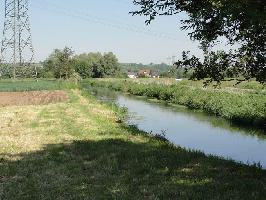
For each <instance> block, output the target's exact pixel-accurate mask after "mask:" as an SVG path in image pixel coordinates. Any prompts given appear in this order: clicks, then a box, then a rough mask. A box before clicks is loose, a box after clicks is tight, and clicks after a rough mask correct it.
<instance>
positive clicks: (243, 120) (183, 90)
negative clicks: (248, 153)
mask: <svg viewBox="0 0 266 200" xmlns="http://www.w3.org/2000/svg"><path fill="white" fill-rule="evenodd" d="M148 80H149V79H148ZM144 81H145V80H144ZM86 84H89V85H93V86H96V87H106V88H110V89H112V90H116V91H122V92H127V93H130V94H133V95H139V96H147V97H149V98H155V99H159V100H164V101H167V102H170V103H174V104H180V105H184V106H187V107H188V108H191V109H201V110H203V111H205V112H207V113H209V114H213V115H216V116H221V117H223V118H225V119H228V120H230V121H232V122H233V123H238V124H243V125H248V126H255V127H262V128H263V127H265V125H266V95H264V94H257V93H250V92H243V91H242V92H231V91H225V90H218V89H216V90H214V89H203V88H200V87H191V86H188V85H186V84H183V83H182V82H180V83H175V84H170V85H166V84H158V83H149V82H146V83H145V82H136V81H132V80H129V79H126V80H125V79H94V80H87V81H85V82H84V83H83V85H84V86H85V85H86Z"/></svg>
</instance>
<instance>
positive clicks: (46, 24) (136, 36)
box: [0, 0, 201, 63]
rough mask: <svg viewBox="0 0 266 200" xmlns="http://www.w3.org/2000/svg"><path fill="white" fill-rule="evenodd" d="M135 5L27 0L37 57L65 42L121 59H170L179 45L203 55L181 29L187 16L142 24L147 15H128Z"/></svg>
mask: <svg viewBox="0 0 266 200" xmlns="http://www.w3.org/2000/svg"><path fill="white" fill-rule="evenodd" d="M3 4H4V1H1V3H0V6H1V12H0V14H1V19H0V28H1V30H2V29H3V18H4V15H3V9H4V5H3ZM134 9H136V7H134V6H133V4H132V0H104V1H97V0H31V3H30V14H31V27H32V35H33V45H34V48H35V52H36V56H35V60H36V61H40V60H43V59H45V58H46V57H47V56H48V55H49V54H50V53H51V51H52V50H53V49H55V48H63V47H65V46H69V47H72V48H73V49H74V50H75V52H76V53H83V52H109V51H112V52H114V53H115V54H116V55H117V57H118V58H119V61H120V62H137V63H140V62H141V63H150V62H153V63H161V62H169V61H168V60H167V58H168V57H171V56H179V55H180V54H181V52H182V51H183V50H190V51H191V52H193V53H194V54H196V55H201V51H200V50H199V49H198V43H197V42H192V41H191V40H190V39H189V37H188V36H187V33H186V32H184V31H181V30H180V29H179V27H180V22H179V20H180V18H184V17H185V15H179V16H170V17H169V16H168V17H160V18H158V19H157V20H155V21H154V22H153V23H152V24H151V25H149V26H146V25H145V23H144V21H145V17H139V16H135V17H132V16H131V15H129V14H128V13H129V12H130V11H132V10H134ZM1 37H2V35H1Z"/></svg>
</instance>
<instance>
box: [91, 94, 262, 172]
mask: <svg viewBox="0 0 266 200" xmlns="http://www.w3.org/2000/svg"><path fill="white" fill-rule="evenodd" d="M93 94H94V95H95V96H96V97H97V98H98V99H101V100H102V101H112V102H116V103H118V104H119V105H120V106H125V107H127V108H128V111H129V112H130V113H131V114H133V115H134V116H137V117H133V118H130V119H129V120H128V123H130V124H135V125H137V126H138V128H139V129H141V130H144V131H146V132H151V131H152V132H153V133H161V132H162V131H166V137H167V139H169V140H170V141H171V142H172V143H174V144H176V145H179V146H182V147H185V148H188V149H193V150H199V151H203V152H204V153H206V154H212V155H217V156H221V157H224V158H231V159H234V160H236V161H239V162H243V163H250V164H253V163H260V164H261V165H262V166H263V168H266V156H265V152H266V136H265V135H263V133H259V132H257V131H255V130H248V129H243V128H239V127H233V126H231V125H230V123H228V121H226V120H223V119H220V118H217V117H213V116H208V115H206V114H204V113H202V112H199V111H192V110H189V109H186V108H184V107H181V106H169V105H168V106H167V105H164V104H161V103H156V102H150V101H147V100H145V99H143V98H137V97H134V96H129V95H122V94H119V93H118V94H117V93H115V92H112V91H108V90H106V89H93Z"/></svg>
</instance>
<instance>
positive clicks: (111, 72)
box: [40, 47, 121, 79]
mask: <svg viewBox="0 0 266 200" xmlns="http://www.w3.org/2000/svg"><path fill="white" fill-rule="evenodd" d="M40 73H41V74H40V77H46V78H48V77H49V78H60V79H69V78H72V77H76V76H77V75H78V76H80V77H81V78H84V79H85V78H102V77H110V76H112V77H114V76H119V75H120V73H121V68H120V65H119V63H118V59H117V57H116V56H115V55H114V54H113V53H112V52H109V53H104V54H101V53H83V54H80V55H74V51H73V50H72V49H70V48H68V47H65V48H64V49H62V50H60V49H55V50H54V51H53V52H52V53H51V55H50V56H49V57H48V58H47V59H46V60H45V61H44V63H43V68H42V70H41V72H40Z"/></svg>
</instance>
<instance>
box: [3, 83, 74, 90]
mask: <svg viewBox="0 0 266 200" xmlns="http://www.w3.org/2000/svg"><path fill="white" fill-rule="evenodd" d="M77 87H78V85H77V84H76V83H74V82H70V81H60V80H38V81H36V80H16V81H13V80H1V81H0V92H21V91H33V90H61V89H74V88H77Z"/></svg>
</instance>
